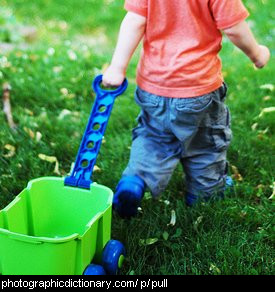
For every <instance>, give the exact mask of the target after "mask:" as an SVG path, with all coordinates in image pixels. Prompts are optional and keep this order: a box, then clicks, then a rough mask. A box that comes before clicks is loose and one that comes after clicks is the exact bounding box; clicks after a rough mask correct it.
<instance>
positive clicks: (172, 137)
mask: <svg viewBox="0 0 275 292" xmlns="http://www.w3.org/2000/svg"><path fill="white" fill-rule="evenodd" d="M125 8H126V10H127V11H128V13H127V15H126V16H125V18H124V20H123V22H122V25H121V29H120V34H119V39H118V43H117V46H116V50H115V53H114V56H113V59H112V62H111V65H110V67H109V68H108V69H107V71H106V72H105V74H104V76H103V85H105V86H119V85H121V83H122V82H123V80H124V78H125V74H126V73H125V72H126V68H127V66H128V63H129V61H130V59H131V57H132V55H133V53H134V51H135V49H136V48H137V46H138V44H139V42H140V41H141V39H142V38H143V50H142V53H141V58H140V62H139V65H138V72H137V84H138V87H137V90H136V95H135V100H136V102H137V103H138V104H139V105H140V107H141V113H140V115H139V117H138V122H139V124H138V126H137V127H136V128H135V129H134V130H133V144H132V148H131V156H130V161H129V164H128V166H127V168H126V170H125V171H124V173H123V177H122V179H121V180H120V182H119V184H118V187H117V190H116V193H115V196H114V202H113V205H114V208H115V209H116V210H117V211H118V213H119V214H120V215H121V216H122V217H131V216H134V215H136V214H137V208H138V206H139V205H140V202H141V199H142V196H143V194H144V190H145V187H148V188H149V189H150V191H151V193H152V195H153V196H157V195H159V194H160V193H161V192H162V191H163V190H164V189H165V187H166V186H167V184H168V182H169V179H170V177H171V175H172V173H173V170H174V169H175V167H176V166H177V164H178V162H181V163H182V165H183V168H184V171H185V175H186V189H187V193H186V202H187V204H188V205H193V204H194V203H195V202H197V201H198V199H199V198H200V199H203V200H208V199H209V198H212V197H213V196H214V195H219V196H222V195H223V193H224V190H225V184H226V178H227V161H226V152H227V148H228V146H229V144H230V140H231V129H230V113H229V110H228V108H227V106H226V105H225V104H224V101H225V98H226V91H227V87H226V85H225V83H224V82H223V77H222V73H221V72H222V65H221V60H220V58H219V56H218V53H219V51H220V50H221V43H222V34H221V31H223V32H224V33H225V34H226V35H227V36H228V38H229V39H230V40H231V41H232V42H233V43H234V44H235V45H236V46H237V47H239V48H240V49H241V50H242V51H243V52H244V53H245V54H246V55H247V56H248V57H249V58H250V59H251V61H252V62H253V63H254V64H255V66H256V67H257V68H262V67H264V66H265V65H266V64H267V62H268V60H269V58H270V53H269V50H268V48H266V47H265V46H261V45H259V44H258V43H257V41H256V40H255V38H254V36H253V34H252V32H251V30H250V29H249V27H248V25H247V23H246V22H245V19H246V18H247V17H248V15H249V14H248V12H247V10H246V8H245V7H244V5H243V4H242V1H241V0H200V1H197V0H188V1H187V0H169V1H163V0H126V1H125Z"/></svg>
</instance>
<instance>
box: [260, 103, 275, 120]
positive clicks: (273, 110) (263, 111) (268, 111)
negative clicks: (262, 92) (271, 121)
mask: <svg viewBox="0 0 275 292" xmlns="http://www.w3.org/2000/svg"><path fill="white" fill-rule="evenodd" d="M272 112H275V106H273V107H266V108H264V109H263V110H262V111H261V113H260V114H259V118H261V117H262V116H263V115H264V114H266V113H272Z"/></svg>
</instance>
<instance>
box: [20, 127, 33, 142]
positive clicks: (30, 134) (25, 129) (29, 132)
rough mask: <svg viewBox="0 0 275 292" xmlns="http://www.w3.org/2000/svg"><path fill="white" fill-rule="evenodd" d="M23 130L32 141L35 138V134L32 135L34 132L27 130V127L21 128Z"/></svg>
mask: <svg viewBox="0 0 275 292" xmlns="http://www.w3.org/2000/svg"><path fill="white" fill-rule="evenodd" d="M23 129H24V131H25V132H26V133H27V134H28V135H29V136H30V137H31V138H32V139H34V137H35V134H34V132H33V131H32V130H31V129H29V128H27V127H24V128H23Z"/></svg>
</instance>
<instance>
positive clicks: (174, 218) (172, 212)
mask: <svg viewBox="0 0 275 292" xmlns="http://www.w3.org/2000/svg"><path fill="white" fill-rule="evenodd" d="M176 219H177V218H176V212H175V210H172V211H171V220H170V223H169V224H167V226H175V224H176Z"/></svg>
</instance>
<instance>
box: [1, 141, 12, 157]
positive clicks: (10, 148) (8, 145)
mask: <svg viewBox="0 0 275 292" xmlns="http://www.w3.org/2000/svg"><path fill="white" fill-rule="evenodd" d="M4 148H5V149H6V150H7V151H8V153H7V154H4V155H3V156H4V157H5V158H11V157H13V156H14V155H15V147H14V146H13V145H10V144H6V145H5V146H4Z"/></svg>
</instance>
